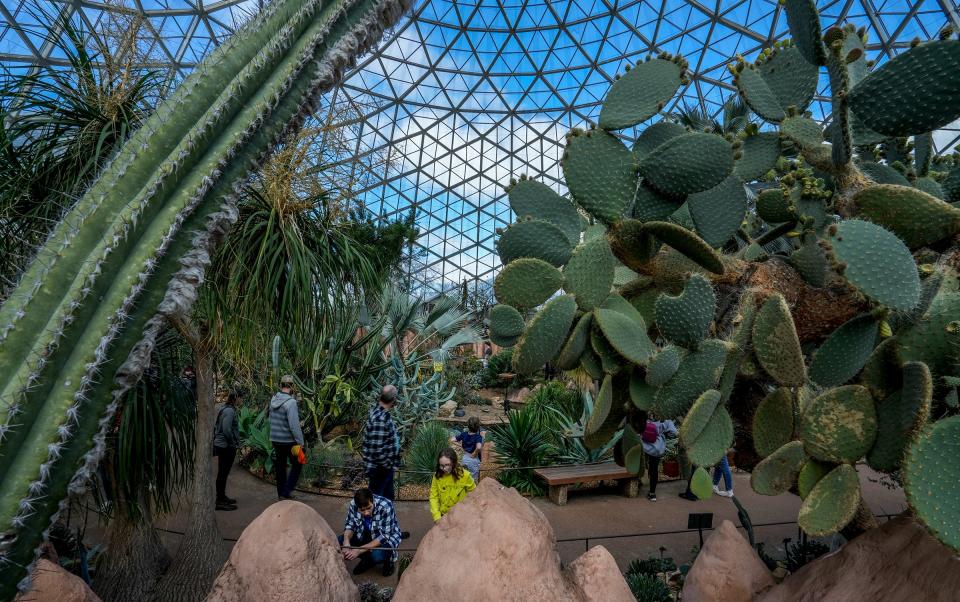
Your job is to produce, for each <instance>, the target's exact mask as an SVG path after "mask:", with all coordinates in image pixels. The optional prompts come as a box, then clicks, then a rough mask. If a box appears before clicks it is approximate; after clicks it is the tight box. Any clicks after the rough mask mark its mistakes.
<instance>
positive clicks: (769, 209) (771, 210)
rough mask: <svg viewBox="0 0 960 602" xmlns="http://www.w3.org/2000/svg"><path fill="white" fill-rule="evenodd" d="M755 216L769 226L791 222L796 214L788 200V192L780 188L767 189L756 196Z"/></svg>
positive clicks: (795, 217)
mask: <svg viewBox="0 0 960 602" xmlns="http://www.w3.org/2000/svg"><path fill="white" fill-rule="evenodd" d="M757 215H759V216H760V218H761V219H762V220H763V221H765V222H767V223H770V224H779V223H783V222H792V221H794V220H796V219H797V212H796V209H795V208H794V206H793V201H792V199H791V198H790V191H789V190H784V189H782V188H769V189H767V190H764V191H763V192H761V193H760V194H759V195H757Z"/></svg>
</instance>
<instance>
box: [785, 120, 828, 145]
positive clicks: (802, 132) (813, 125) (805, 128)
mask: <svg viewBox="0 0 960 602" xmlns="http://www.w3.org/2000/svg"><path fill="white" fill-rule="evenodd" d="M780 133H781V134H783V135H784V136H786V137H787V138H788V139H789V140H791V141H792V142H793V143H795V144H797V145H799V146H801V147H804V148H816V147H818V146H820V144H821V143H823V130H822V129H821V128H820V124H819V123H817V122H816V121H814V120H813V119H810V118H809V117H804V116H803V115H794V116H792V117H787V118H786V119H784V120H783V122H781V123H780Z"/></svg>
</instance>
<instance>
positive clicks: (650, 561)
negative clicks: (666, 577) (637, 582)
mask: <svg viewBox="0 0 960 602" xmlns="http://www.w3.org/2000/svg"><path fill="white" fill-rule="evenodd" d="M675 570H677V563H676V562H674V561H673V558H670V557H667V558H657V557H656V556H650V557H648V558H647V559H646V560H640V559H639V558H637V559H634V560H632V561H630V564H628V565H627V572H626V574H627V575H657V574H658V573H669V572H671V571H675Z"/></svg>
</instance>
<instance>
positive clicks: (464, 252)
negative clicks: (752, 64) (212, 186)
mask: <svg viewBox="0 0 960 602" xmlns="http://www.w3.org/2000/svg"><path fill="white" fill-rule="evenodd" d="M262 4H263V2H261V1H257V0H221V1H218V2H203V1H202V0H112V1H102V0H100V1H97V0H46V1H45V2H43V5H45V6H46V7H47V8H46V10H43V11H36V10H31V7H35V6H37V2H36V0H0V19H2V20H3V21H2V22H0V62H2V65H3V69H4V70H5V71H22V70H30V69H32V68H35V66H36V65H53V66H56V65H58V64H62V62H63V60H62V57H59V56H58V55H57V50H56V46H55V44H52V43H51V39H53V38H54V37H55V36H57V35H59V33H60V32H57V31H55V29H53V28H52V27H53V26H52V25H51V24H52V23H54V22H55V18H54V17H55V16H56V15H57V14H63V13H66V15H67V16H69V17H70V18H72V19H75V20H77V21H79V22H81V23H82V25H84V26H85V28H86V29H88V30H96V29H98V28H101V27H104V26H105V25H104V24H105V23H107V22H108V21H109V20H110V19H112V18H116V17H117V16H121V17H124V18H128V19H138V20H140V22H141V23H142V25H143V28H142V29H143V31H145V32H146V34H145V35H146V36H147V38H148V39H147V40H146V47H147V50H148V51H147V54H146V57H147V58H146V60H147V61H149V62H150V63H152V64H155V65H159V66H162V67H164V68H166V69H167V73H168V74H169V78H168V81H169V82H170V85H171V86H172V85H176V83H177V81H178V80H179V79H180V77H181V75H182V74H183V73H184V72H186V71H188V70H190V69H191V68H193V66H194V65H196V64H197V62H199V61H200V60H202V58H203V57H204V56H205V54H206V53H207V52H209V50H210V49H211V48H213V47H214V46H215V45H216V44H218V43H219V42H221V41H222V40H223V39H224V38H226V37H227V36H229V35H231V33H232V32H233V31H234V30H235V29H236V28H237V27H238V26H239V24H240V23H242V22H243V21H245V20H246V19H248V18H249V17H250V15H252V14H254V13H255V12H256V11H258V10H259V9H260V8H261V6H262ZM818 4H819V7H820V11H821V15H822V19H823V21H824V23H826V24H829V23H832V22H839V21H846V22H850V23H853V24H855V25H856V26H858V27H859V26H864V27H866V28H867V30H868V31H869V36H870V43H869V45H868V53H869V56H870V58H872V59H874V60H876V61H877V62H880V63H882V62H883V61H885V60H887V59H889V58H890V57H892V56H895V55H896V54H897V53H898V52H900V51H901V50H902V49H904V48H907V47H909V44H910V41H911V40H912V39H914V38H920V39H924V40H926V39H930V38H933V37H935V36H936V34H937V32H938V31H939V30H940V29H941V28H943V27H944V26H946V25H948V24H949V25H953V26H954V28H955V29H957V30H960V5H958V2H956V1H955V0H919V1H916V2H913V1H910V0H889V1H888V0H857V1H854V0H832V1H829V0H828V1H820V2H818ZM113 26H114V27H115V26H116V25H113ZM786 30H787V26H786V18H785V15H784V13H783V11H782V8H781V7H780V6H779V5H778V3H777V2H776V0H740V1H719V0H718V1H715V2H704V1H702V0H661V1H659V2H655V1H650V0H558V1H545V0H472V1H467V2H464V1H459V0H458V1H452V0H418V1H417V2H416V3H415V5H414V8H413V10H412V11H411V14H410V15H409V16H408V17H407V18H405V19H404V20H403V21H402V22H401V23H400V24H399V25H398V26H397V27H395V28H394V29H393V30H392V31H390V32H388V34H387V35H386V36H385V38H384V39H383V40H382V41H381V43H380V44H379V46H378V48H377V49H376V50H375V51H374V52H371V53H370V54H368V55H367V56H366V57H365V58H364V59H363V60H362V61H361V62H360V64H358V65H357V67H356V68H355V69H354V70H353V71H352V72H351V73H349V74H348V76H347V77H346V78H345V80H344V82H343V84H342V85H341V86H340V87H339V88H338V89H336V90H335V91H334V92H332V93H330V94H328V95H327V96H326V97H325V99H324V102H323V106H322V108H321V111H320V112H319V113H318V115H317V119H318V120H319V122H320V123H321V124H322V125H323V126H325V131H329V132H331V133H330V135H331V136H332V135H336V136H337V137H338V140H337V142H338V144H337V145H335V146H336V148H338V149H339V150H338V152H337V153H334V154H333V155H331V156H328V157H325V160H324V161H323V168H322V170H321V171H320V173H321V175H322V176H323V177H329V178H330V182H331V186H333V185H334V183H335V182H336V183H339V184H337V185H342V182H344V181H348V182H349V183H350V187H351V188H352V193H353V194H354V195H356V198H357V199H359V200H360V201H362V202H363V203H364V204H365V205H366V206H367V207H368V208H369V209H370V210H371V211H373V212H374V213H375V214H377V215H379V216H381V217H384V218H398V217H403V216H405V215H407V214H408V213H409V212H410V211H411V210H413V211H414V212H415V213H414V215H415V220H416V223H417V225H418V226H419V228H420V231H421V235H420V238H419V240H418V241H417V245H418V247H420V248H421V249H422V253H421V255H422V256H421V257H420V258H419V259H418V260H417V263H416V264H415V265H413V264H412V265H411V266H408V269H409V271H410V273H411V277H412V278H414V279H415V280H416V281H417V282H418V283H419V284H420V285H421V286H423V287H425V288H426V289H430V290H434V291H440V290H444V289H449V288H452V287H454V286H457V285H459V284H460V283H461V282H463V281H468V282H472V283H474V286H476V287H482V286H483V285H484V284H486V283H489V282H490V281H491V280H492V277H493V276H494V275H495V273H496V272H497V270H498V269H499V267H500V262H499V258H498V257H497V253H496V249H495V246H494V239H495V233H496V229H497V228H500V227H504V226H505V225H507V224H508V223H509V222H510V221H511V219H512V215H511V212H510V209H509V205H508V203H507V200H506V195H505V193H504V192H503V185H504V184H505V183H507V182H508V181H509V179H510V178H512V177H518V176H519V175H520V174H527V175H529V176H531V177H534V178H537V179H540V180H542V181H544V182H546V183H548V184H549V185H551V186H553V187H554V188H556V189H557V190H558V191H559V192H561V193H563V192H566V190H565V187H564V185H563V178H562V172H561V169H560V157H561V154H562V149H563V137H564V134H565V133H566V132H567V131H568V130H569V129H571V128H573V127H585V126H588V125H589V124H591V123H593V122H595V120H596V117H597V115H598V114H599V104H600V102H601V100H602V99H603V96H604V94H605V93H606V91H607V89H608V87H609V85H610V83H611V82H612V81H613V79H614V77H615V76H616V75H617V73H620V72H622V71H623V69H624V66H625V65H626V64H627V63H628V62H635V61H637V60H639V59H642V58H643V57H645V56H646V55H647V54H648V53H656V52H660V51H666V52H670V53H674V54H678V53H679V54H682V55H683V56H685V57H686V58H687V60H688V61H689V63H690V69H691V71H692V77H691V78H690V84H689V85H688V86H686V87H685V88H684V89H683V90H682V92H681V94H679V95H678V97H677V98H676V99H675V100H674V101H673V104H672V105H671V106H668V107H665V109H664V112H665V113H668V112H671V111H675V110H678V109H681V108H697V109H699V110H701V111H705V112H706V113H708V114H709V115H713V116H715V115H718V114H719V113H720V112H721V111H722V105H723V102H724V101H725V100H726V99H727V98H729V97H730V96H731V95H733V94H734V92H733V91H732V85H731V82H730V75H729V73H728V72H727V70H726V65H727V64H728V63H729V62H730V59H731V58H732V57H733V56H735V55H737V54H741V55H743V56H744V57H745V58H747V59H752V58H753V57H755V56H756V54H757V53H758V52H759V51H760V50H762V49H763V48H765V47H767V46H770V45H771V44H772V43H773V42H774V41H776V40H777V39H780V38H781V37H784V36H785V35H787V31H786ZM826 84H827V82H826V75H825V74H824V75H823V79H822V89H825V88H826ZM812 110H813V111H814V116H815V117H817V118H819V119H821V120H829V118H830V116H829V102H826V103H824V102H823V99H822V98H820V99H818V100H817V101H816V102H815V104H814V105H813V107H812ZM634 134H635V132H629V131H628V132H624V135H625V136H627V137H628V138H629V137H630V136H632V135H634ZM958 141H960V123H954V124H952V125H951V126H950V127H947V128H944V129H943V130H941V131H939V132H937V133H936V134H935V136H934V143H935V147H936V149H937V150H938V151H939V152H943V151H945V150H947V149H950V148H952V147H954V146H955V145H956V144H957V143H958ZM331 146H334V145H331ZM345 179H346V180H345Z"/></svg>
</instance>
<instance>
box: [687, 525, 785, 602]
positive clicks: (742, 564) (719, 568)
mask: <svg viewBox="0 0 960 602" xmlns="http://www.w3.org/2000/svg"><path fill="white" fill-rule="evenodd" d="M773 584H774V582H773V577H772V576H771V575H770V571H769V570H767V567H766V565H765V564H763V561H762V560H760V557H759V556H757V553H756V552H755V551H754V550H753V548H751V547H750V544H749V543H747V540H745V539H744V538H743V536H742V535H740V533H738V532H737V528H736V527H734V526H733V523H731V522H730V521H728V520H725V521H723V522H722V523H720V527H719V528H718V529H717V530H715V531H714V532H713V533H712V534H711V535H710V538H709V539H707V541H706V543H704V544H703V549H702V550H700V553H699V554H698V555H697V559H696V561H695V562H694V563H693V566H692V567H691V568H690V572H689V573H688V574H687V578H686V580H685V581H684V583H683V601H684V602H700V601H703V602H747V601H749V600H753V599H754V597H755V596H756V595H757V594H759V593H761V592H762V591H764V590H766V589H767V588H769V587H771V586H772V585H773Z"/></svg>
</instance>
